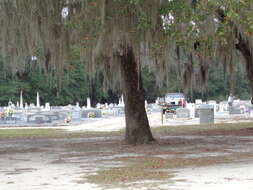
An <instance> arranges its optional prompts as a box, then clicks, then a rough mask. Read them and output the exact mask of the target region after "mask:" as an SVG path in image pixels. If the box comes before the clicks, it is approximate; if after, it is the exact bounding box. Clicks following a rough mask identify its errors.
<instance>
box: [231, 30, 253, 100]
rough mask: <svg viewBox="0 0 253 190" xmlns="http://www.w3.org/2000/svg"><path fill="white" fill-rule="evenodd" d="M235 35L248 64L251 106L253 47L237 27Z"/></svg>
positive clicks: (239, 48)
mask: <svg viewBox="0 0 253 190" xmlns="http://www.w3.org/2000/svg"><path fill="white" fill-rule="evenodd" d="M235 34H236V39H237V40H238V43H237V44H236V45H235V47H236V49H237V50H239V51H240V52H241V54H242V55H243V57H244V59H245V63H246V72H247V76H248V79H249V83H250V89H251V104H253V54H252V51H251V50H252V47H251V45H250V42H249V40H247V38H246V37H245V36H244V37H243V36H242V34H241V32H239V31H238V29H237V28H236V26H235Z"/></svg>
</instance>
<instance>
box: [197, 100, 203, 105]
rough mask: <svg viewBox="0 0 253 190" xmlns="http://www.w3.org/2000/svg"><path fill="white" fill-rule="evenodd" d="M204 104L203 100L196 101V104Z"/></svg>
mask: <svg viewBox="0 0 253 190" xmlns="http://www.w3.org/2000/svg"><path fill="white" fill-rule="evenodd" d="M202 103H203V102H202V100H201V99H196V100H195V104H202Z"/></svg>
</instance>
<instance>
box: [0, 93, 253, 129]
mask: <svg viewBox="0 0 253 190" xmlns="http://www.w3.org/2000/svg"><path fill="white" fill-rule="evenodd" d="M158 99H159V98H158ZM158 99H157V101H156V102H154V103H150V104H148V103H146V105H145V107H146V112H147V113H148V115H149V116H152V117H155V118H156V123H157V122H160V124H161V125H162V124H165V125H166V124H168V125H177V124H214V123H220V122H234V119H238V118H240V119H241V120H249V121H250V120H251V118H252V119H253V106H252V105H251V102H250V100H236V101H235V102H234V103H233V105H232V106H229V105H228V102H227V101H221V102H216V101H214V100H211V101H207V102H202V100H201V99H197V100H196V101H195V102H194V103H190V102H187V103H186V106H184V107H180V106H179V107H177V109H175V112H173V113H171V112H167V111H166V112H164V113H163V112H162V106H161V104H160V103H159V100H158ZM36 100H37V101H36V104H34V103H29V104H28V103H23V99H22V93H20V102H17V104H16V105H15V104H14V103H12V102H11V100H10V101H9V102H8V106H6V107H0V127H19V126H52V127H53V126H61V125H65V126H66V125H71V124H75V125H78V124H82V123H87V122H89V121H95V120H96V121H99V120H103V119H108V118H109V119H113V118H117V117H124V100H123V97H121V98H120V99H119V103H118V104H108V103H106V104H100V103H98V104H97V106H96V107H94V108H93V107H91V103H90V101H91V100H90V98H87V100H86V102H87V105H86V106H82V107H80V106H79V103H78V102H77V103H76V105H67V106H51V105H50V103H49V102H48V103H46V104H45V105H44V106H43V105H40V97H39V93H37V98H36ZM162 113H163V114H162ZM151 120H152V119H151ZM158 120H160V121H158ZM121 125H124V122H122V123H121Z"/></svg>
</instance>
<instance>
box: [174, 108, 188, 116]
mask: <svg viewBox="0 0 253 190" xmlns="http://www.w3.org/2000/svg"><path fill="white" fill-rule="evenodd" d="M176 116H177V118H190V110H189V109H187V108H178V109H176Z"/></svg>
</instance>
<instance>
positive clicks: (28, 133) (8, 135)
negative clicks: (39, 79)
mask: <svg viewBox="0 0 253 190" xmlns="http://www.w3.org/2000/svg"><path fill="white" fill-rule="evenodd" d="M241 129H253V122H245V123H226V124H212V125H184V126H169V125H168V126H161V127H156V128H152V132H154V133H156V134H159V133H161V134H164V132H165V133H168V134H177V133H189V134H191V133H194V132H201V131H202V132H208V131H212V130H216V131H217V132H218V131H219V130H220V131H226V130H229V131H234V130H235V131H236V130H241ZM122 134H124V131H123V130H122V131H118V132H95V131H78V132H70V131H67V130H65V129H52V128H44V129H39V128H35V129H22V128H19V129H0V140H5V139H27V138H29V139H33V138H75V137H102V136H107V137H108V136H115V135H122Z"/></svg>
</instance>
